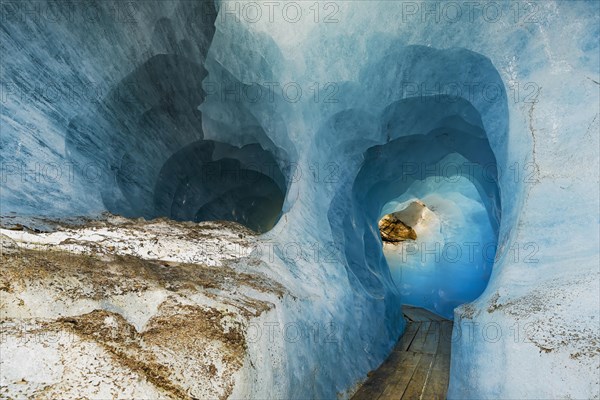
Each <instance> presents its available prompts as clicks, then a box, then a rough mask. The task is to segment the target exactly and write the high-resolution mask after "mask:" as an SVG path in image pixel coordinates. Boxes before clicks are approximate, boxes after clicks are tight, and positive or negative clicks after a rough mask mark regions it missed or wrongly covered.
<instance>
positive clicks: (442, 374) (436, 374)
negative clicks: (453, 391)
mask: <svg viewBox="0 0 600 400" xmlns="http://www.w3.org/2000/svg"><path fill="white" fill-rule="evenodd" d="M449 380H450V354H436V356H435V361H434V363H433V368H432V370H431V374H430V378H429V380H428V382H427V385H426V386H425V391H424V392H423V399H436V400H445V399H446V394H447V392H448V382H449Z"/></svg>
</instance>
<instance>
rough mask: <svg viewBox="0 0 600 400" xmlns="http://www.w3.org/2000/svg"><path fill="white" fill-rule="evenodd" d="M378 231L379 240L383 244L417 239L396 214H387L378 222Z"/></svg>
mask: <svg viewBox="0 0 600 400" xmlns="http://www.w3.org/2000/svg"><path fill="white" fill-rule="evenodd" d="M379 231H380V232H381V239H382V240H383V241H385V242H392V243H397V242H403V241H405V240H416V239H417V233H416V232H415V230H414V229H413V228H411V227H410V226H408V225H406V224H405V223H404V222H402V221H401V220H400V219H399V218H398V217H397V216H396V213H392V214H387V215H385V216H384V217H383V218H381V219H380V220H379Z"/></svg>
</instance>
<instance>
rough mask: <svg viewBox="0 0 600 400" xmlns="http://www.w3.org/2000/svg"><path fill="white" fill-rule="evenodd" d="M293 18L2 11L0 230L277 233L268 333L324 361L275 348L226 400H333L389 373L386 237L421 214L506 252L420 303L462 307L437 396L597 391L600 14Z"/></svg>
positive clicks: (266, 348)
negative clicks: (35, 222) (37, 226)
mask: <svg viewBox="0 0 600 400" xmlns="http://www.w3.org/2000/svg"><path fill="white" fill-rule="evenodd" d="M291 3H293V4H295V6H294V7H298V10H300V12H301V15H303V16H304V18H301V19H300V20H299V21H294V22H290V18H288V16H286V15H285V14H283V15H282V13H281V12H280V11H281V9H279V8H277V9H276V12H275V13H274V16H273V18H272V19H271V18H268V17H267V16H268V14H263V18H259V20H258V21H254V20H250V19H249V18H243V17H240V16H239V15H237V16H236V15H235V13H236V12H239V10H241V9H242V6H243V4H244V3H239V2H228V1H224V2H216V3H213V2H197V3H196V2H190V1H164V2H142V1H140V2H132V3H130V4H132V5H133V9H132V10H129V11H131V14H132V15H129V14H130V13H129V12H125V13H124V14H123V13H121V14H119V13H118V12H117V11H118V10H119V6H117V4H118V3H115V2H90V3H89V4H88V3H86V5H83V4H76V5H74V6H73V5H71V4H70V3H66V2H65V3H62V2H60V1H59V2H55V1H48V2H44V1H40V2H33V1H32V2H29V1H26V2H20V3H2V5H1V7H2V12H3V15H2V17H3V19H2V23H1V28H2V29H1V31H0V35H1V38H2V53H3V57H2V62H1V63H2V68H1V71H0V75H1V76H0V79H1V81H2V102H1V104H0V109H1V111H2V115H1V133H2V134H1V138H0V141H1V157H2V191H1V194H0V198H1V208H2V209H1V210H0V211H1V213H2V215H3V216H6V215H9V216H11V215H37V216H47V217H50V218H67V217H71V216H76V215H85V216H93V215H97V214H99V213H101V212H104V211H110V212H113V213H117V214H121V215H125V216H128V217H145V218H154V217H159V216H166V217H169V218H173V219H180V220H192V221H194V220H202V219H212V218H218V219H230V220H235V221H239V222H243V223H245V224H247V225H249V226H251V227H253V228H254V229H256V230H259V231H261V232H265V233H264V234H263V235H262V236H261V241H262V242H263V243H264V244H268V245H269V247H268V249H270V251H264V252H262V253H261V254H257V256H259V257H261V258H262V259H263V261H265V266H264V268H263V269H262V273H264V274H266V275H268V276H270V277H271V278H272V279H274V280H276V281H278V282H281V283H283V284H284V285H285V286H286V287H288V288H289V289H290V291H291V292H293V293H294V296H290V297H286V298H285V299H283V300H282V301H281V304H278V305H277V308H276V311H275V312H274V313H273V314H269V315H265V316H261V317H260V318H258V320H259V322H260V323H262V324H264V323H277V324H280V325H281V326H284V325H285V324H290V323H302V324H305V325H311V324H313V323H315V322H319V323H320V324H325V325H320V326H327V327H328V328H327V329H330V330H329V331H325V332H327V333H330V334H331V335H330V336H331V337H334V338H335V340H326V339H327V338H328V337H329V336H328V335H327V334H326V335H324V336H323V332H324V331H323V330H322V331H321V332H320V333H321V335H320V336H319V339H321V340H302V341H298V342H292V341H286V340H283V339H280V340H274V341H270V340H269V338H268V336H265V337H263V340H262V341H259V342H256V343H252V344H251V345H250V346H249V348H248V360H250V361H248V362H249V363H250V362H251V363H252V365H253V366H254V367H253V368H249V369H248V370H247V373H246V375H245V376H244V378H243V379H242V378H240V381H239V383H238V385H237V386H236V391H234V395H238V396H242V397H256V398H266V397H271V398H272V397H281V398H314V397H318V398H332V397H335V396H336V395H337V394H341V395H342V396H347V395H348V394H349V393H351V392H352V388H353V387H354V385H356V384H357V382H359V381H360V380H361V379H363V378H364V377H365V375H366V373H367V372H368V371H369V370H371V369H373V368H375V367H377V366H378V365H379V364H380V363H381V362H382V361H383V359H384V358H385V357H386V355H387V354H388V353H389V351H390V349H391V348H392V346H393V344H394V343H395V341H396V340H397V339H398V337H399V335H401V334H402V332H403V329H404V325H405V323H404V321H403V319H402V312H401V304H402V303H404V302H409V303H410V302H416V301H417V300H411V297H410V296H411V294H410V293H408V292H406V291H405V296H402V291H403V290H404V289H403V288H402V285H403V284H407V282H409V281H408V280H404V279H403V277H402V276H403V275H401V274H397V272H398V271H399V269H398V268H397V265H395V263H394V262H390V261H389V257H388V259H386V254H384V251H382V242H381V238H380V236H379V232H378V229H377V221H378V219H379V217H381V216H382V215H383V214H385V213H387V212H389V211H390V210H396V209H401V208H402V207H404V206H405V205H406V204H407V202H410V201H413V200H415V199H420V200H423V201H424V202H425V204H428V203H431V206H432V207H434V206H435V207H434V208H437V212H436V211H435V210H434V211H433V212H434V214H435V215H434V216H432V221H433V222H432V224H434V225H435V224H436V223H438V224H439V226H440V227H442V228H443V229H442V232H446V233H448V234H449V235H450V236H446V237H443V239H444V243H446V242H448V241H450V240H451V241H454V242H464V241H469V242H470V241H475V242H477V243H480V244H487V243H493V244H494V246H493V249H494V250H495V252H492V253H494V254H492V255H490V257H487V256H484V257H478V259H479V261H481V259H483V261H482V262H481V263H479V264H478V265H469V263H468V262H467V263H466V264H463V263H462V262H460V263H459V262H457V263H452V265H450V266H449V267H450V268H449V269H450V270H453V269H454V270H453V271H454V272H453V273H452V274H451V277H449V278H447V279H444V278H443V275H440V274H435V276H433V275H432V276H431V277H430V278H431V279H429V278H427V279H426V287H431V289H432V290H435V291H436V292H435V293H434V294H433V295H432V296H428V297H427V299H426V302H425V303H423V304H424V305H426V306H428V307H429V308H431V309H433V310H435V311H437V312H439V313H441V314H444V315H448V316H449V315H451V314H452V312H454V319H455V328H454V342H453V346H452V365H451V372H450V374H451V379H450V388H449V397H450V398H515V399H516V398H519V399H521V398H556V397H569V396H570V397H573V398H590V397H593V396H594V395H597V393H598V388H599V382H598V378H597V364H598V357H599V356H600V355H599V353H598V351H597V349H598V348H597V345H592V343H596V344H597V343H600V340H599V338H598V337H599V336H600V335H599V332H598V324H597V321H598V318H599V316H598V303H597V299H598V297H599V295H600V293H599V292H600V288H599V276H598V273H599V271H598V245H597V244H598V242H599V233H598V223H599V219H598V206H599V204H598V199H599V192H598V190H599V189H598V186H599V185H598V173H597V171H598V167H599V166H598V134H597V132H598V124H599V118H598V103H599V91H598V81H599V79H598V71H599V65H600V61H599V53H600V52H599V51H598V50H599V49H598V40H597V38H598V26H599V25H600V21H599V19H600V16H599V10H598V7H597V3H595V2H586V1H581V2H561V1H546V2H535V3H528V2H503V1H501V2H500V1H499V2H493V3H490V4H493V6H490V5H485V6H481V7H479V6H473V7H474V8H472V9H471V11H472V12H467V10H466V8H465V7H466V5H465V4H463V3H453V4H456V5H458V7H462V8H461V10H462V11H463V12H462V14H460V16H458V17H457V16H456V15H454V14H452V15H450V14H443V12H442V11H443V10H446V11H448V6H447V4H448V3H445V2H430V3H429V2H428V3H427V5H426V4H425V3H420V2H380V1H374V2H370V1H369V2H368V1H352V2H335V1H334V2H331V4H332V6H331V7H330V8H328V9H321V11H323V14H322V15H320V16H319V17H320V18H319V19H318V21H317V22H315V15H314V13H313V14H311V11H312V12H314V8H313V9H310V6H311V5H312V4H309V3H306V4H305V3H294V2H291ZM128 4H129V3H128ZM257 4H259V5H261V6H262V7H263V9H264V10H267V8H266V6H265V5H264V4H262V3H261V2H259V3H257ZM36 7H39V9H40V11H39V12H38V11H36V10H37V8H36ZM71 7H75V8H74V9H72V8H71ZM426 7H428V8H426ZM48 8H49V9H51V10H52V11H53V14H51V15H53V16H59V18H58V19H57V18H54V19H52V20H50V19H48V17H47V15H48V14H47V13H45V12H44V11H45V10H46V9H48ZM282 8H283V7H282ZM492 8H493V9H492ZM28 10H29V11H28ZM30 10H33V11H30ZM90 10H92V11H93V13H90ZM236 10H238V11H236ZM432 10H433V11H432ZM494 11H497V12H498V13H497V14H490V13H492V12H494ZM488 12H489V13H488ZM116 14H118V15H120V16H121V17H123V15H124V16H125V17H124V18H118V17H117V15H116ZM60 16H62V17H60ZM65 16H72V18H66V17H65ZM129 17H131V18H129ZM457 165H458V166H462V167H463V168H461V170H460V171H459V172H458V173H456V174H453V175H452V176H453V178H452V179H447V177H446V179H443V180H442V182H441V183H440V182H436V176H439V175H440V172H439V171H446V170H450V169H451V168H454V167H455V166H457ZM199 170H205V171H208V172H209V174H210V176H211V178H209V179H207V178H206V177H203V176H202V174H201V173H200V172H199ZM194 171H198V174H194ZM432 171H433V172H432ZM228 172H232V173H233V176H232V177H231V175H229V176H230V177H229V178H228V177H227V176H228V175H227V173H228ZM442 175H443V174H442ZM212 177H214V178H215V179H212ZM455 178H456V179H455ZM215 181H218V182H215ZM249 203H250V204H249ZM428 205H429V204H428ZM234 212H235V215H234ZM434 217H435V218H434ZM436 221H437V222H436ZM452 223H455V224H458V225H457V226H455V229H454V230H452ZM475 226H477V228H476V229H470V228H474V227H475ZM434 233H435V234H436V235H437V233H436V232H432V235H434ZM441 235H442V236H443V233H442V234H441ZM424 237H425V238H426V235H425V236H424ZM430 238H431V240H432V241H433V242H435V243H438V242H439V241H440V240H441V237H440V236H439V235H438V236H437V237H436V236H435V235H434V236H431V237H430ZM480 248H482V246H480ZM420 256H421V255H419V257H420ZM461 261H462V259H461ZM491 263H493V265H492V264H491ZM428 267H438V268H439V267H440V266H439V265H437V266H434V265H431V266H428ZM446 270H448V268H445V269H444V271H446ZM423 276H424V275H423V274H421V275H419V276H417V275H415V276H414V278H415V279H417V280H418V279H423ZM488 278H489V282H488ZM440 279H443V280H444V281H443V282H442V283H443V284H444V286H443V287H440V284H441V283H440V282H439V280H440ZM399 281H400V282H401V283H400V285H398V283H399ZM475 281H476V282H475ZM416 282H417V281H414V284H416ZM486 283H487V284H486ZM418 287H419V290H420V289H422V288H423V287H425V286H418ZM480 293H481V294H480ZM420 296H421V298H422V296H423V295H422V294H420ZM467 301H470V303H468V304H464V305H462V306H460V307H458V308H456V309H455V310H454V311H452V309H453V308H454V307H455V306H456V305H458V304H460V303H464V302H467ZM419 304H420V303H419ZM269 326H271V325H269ZM278 326H279V325H278Z"/></svg>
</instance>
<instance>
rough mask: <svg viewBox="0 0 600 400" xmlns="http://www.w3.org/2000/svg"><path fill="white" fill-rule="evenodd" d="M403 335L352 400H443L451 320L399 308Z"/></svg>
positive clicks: (416, 309) (446, 381) (406, 308)
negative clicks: (405, 323) (402, 314)
mask: <svg viewBox="0 0 600 400" xmlns="http://www.w3.org/2000/svg"><path fill="white" fill-rule="evenodd" d="M402 308H403V310H404V316H405V317H406V320H407V322H408V324H407V326H406V332H405V333H404V335H402V337H401V338H400V340H399V341H398V344H397V345H396V347H395V348H394V350H393V351H392V353H391V354H390V356H389V357H388V358H387V360H385V362H384V363H383V364H381V366H380V367H379V368H378V369H377V370H375V371H372V372H370V373H369V378H368V379H367V381H366V382H365V383H364V385H363V386H362V387H361V388H360V389H359V390H358V391H357V392H356V394H355V395H354V397H352V400H392V399H393V400H445V399H446V392H447V390H448V379H449V373H450V341H451V338H452V321H449V320H447V319H444V318H442V317H440V316H438V315H436V314H433V313H431V312H429V311H427V310H424V309H422V308H415V307H409V306H402Z"/></svg>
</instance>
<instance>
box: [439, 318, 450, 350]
mask: <svg viewBox="0 0 600 400" xmlns="http://www.w3.org/2000/svg"><path fill="white" fill-rule="evenodd" d="M453 325H454V324H453V323H452V321H443V322H441V324H440V340H439V343H438V348H437V351H436V353H442V354H450V349H451V344H452V327H453Z"/></svg>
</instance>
